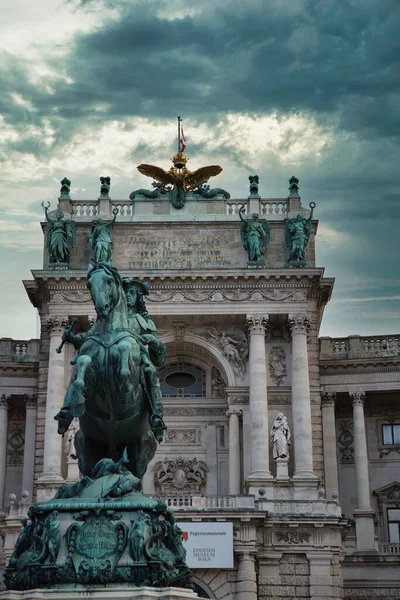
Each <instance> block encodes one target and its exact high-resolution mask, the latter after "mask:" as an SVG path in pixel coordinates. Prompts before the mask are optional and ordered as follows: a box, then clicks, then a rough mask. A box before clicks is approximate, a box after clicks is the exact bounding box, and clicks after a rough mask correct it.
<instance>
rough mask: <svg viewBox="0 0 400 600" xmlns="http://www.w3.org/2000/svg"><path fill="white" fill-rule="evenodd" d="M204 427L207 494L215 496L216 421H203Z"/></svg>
mask: <svg viewBox="0 0 400 600" xmlns="http://www.w3.org/2000/svg"><path fill="white" fill-rule="evenodd" d="M204 427H205V428H206V442H207V446H206V462H207V467H208V473H207V486H206V490H207V495H208V496H216V495H217V494H218V458H217V427H218V423H214V422H210V423H205V424H204Z"/></svg>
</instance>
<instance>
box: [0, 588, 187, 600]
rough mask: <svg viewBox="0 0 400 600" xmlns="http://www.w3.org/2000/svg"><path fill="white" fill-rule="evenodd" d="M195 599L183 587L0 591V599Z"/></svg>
mask: <svg viewBox="0 0 400 600" xmlns="http://www.w3.org/2000/svg"><path fill="white" fill-rule="evenodd" d="M76 598H92V599H93V600H123V599H126V600H182V599H183V600H195V599H196V598H198V596H197V594H196V593H195V592H193V591H192V590H185V589H183V588H176V587H169V588H150V587H127V586H123V587H118V588H117V587H115V586H112V585H111V586H99V587H96V586H90V587H85V586H77V587H74V588H70V589H57V590H55V589H52V590H26V591H24V592H17V591H10V590H9V591H7V592H0V600H75V599H76Z"/></svg>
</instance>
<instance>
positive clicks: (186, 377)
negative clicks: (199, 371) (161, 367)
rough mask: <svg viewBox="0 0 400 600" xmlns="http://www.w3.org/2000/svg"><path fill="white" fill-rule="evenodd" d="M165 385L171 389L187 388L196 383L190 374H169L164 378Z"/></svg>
mask: <svg viewBox="0 0 400 600" xmlns="http://www.w3.org/2000/svg"><path fill="white" fill-rule="evenodd" d="M165 383H166V384H167V385H169V386H170V387H173V388H188V387H190V386H192V385H194V384H195V383H196V377H194V375H191V374H190V373H171V374H170V375H167V376H166V378H165Z"/></svg>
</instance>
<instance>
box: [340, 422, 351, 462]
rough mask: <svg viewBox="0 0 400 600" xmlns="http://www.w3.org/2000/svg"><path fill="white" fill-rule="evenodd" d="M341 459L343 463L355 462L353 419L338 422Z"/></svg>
mask: <svg viewBox="0 0 400 600" xmlns="http://www.w3.org/2000/svg"><path fill="white" fill-rule="evenodd" d="M337 443H338V448H339V459H340V462H342V463H353V462H354V426H353V421H352V419H339V420H338V438H337Z"/></svg>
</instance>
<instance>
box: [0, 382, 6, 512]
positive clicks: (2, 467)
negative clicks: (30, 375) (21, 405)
mask: <svg viewBox="0 0 400 600" xmlns="http://www.w3.org/2000/svg"><path fill="white" fill-rule="evenodd" d="M7 432H8V398H6V396H5V394H3V395H2V396H1V398H0V511H1V510H3V507H4V489H5V484H6V465H7V462H6V461H7Z"/></svg>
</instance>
